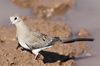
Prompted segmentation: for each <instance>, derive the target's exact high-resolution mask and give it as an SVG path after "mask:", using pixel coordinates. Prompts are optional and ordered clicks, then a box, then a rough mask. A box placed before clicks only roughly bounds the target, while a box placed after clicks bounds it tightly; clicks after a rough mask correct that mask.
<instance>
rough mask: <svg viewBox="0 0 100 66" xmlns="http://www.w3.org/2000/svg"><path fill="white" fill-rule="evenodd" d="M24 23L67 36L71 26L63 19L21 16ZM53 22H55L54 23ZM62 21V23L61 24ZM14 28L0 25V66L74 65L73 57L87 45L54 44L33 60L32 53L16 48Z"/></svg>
mask: <svg viewBox="0 0 100 66" xmlns="http://www.w3.org/2000/svg"><path fill="white" fill-rule="evenodd" d="M23 20H24V21H25V23H26V24H27V25H28V26H29V27H30V28H31V29H34V28H35V29H36V30H38V31H40V32H42V33H44V34H47V35H50V36H59V37H67V38H68V37H69V36H70V35H71V32H72V31H71V27H70V26H69V25H67V24H65V23H64V22H63V21H55V20H49V21H48V20H47V21H46V20H45V21H44V19H35V20H33V19H31V18H29V17H23ZM54 22H55V23H54ZM61 23H62V24H61ZM15 32H16V30H15V28H14V26H13V27H9V28H8V27H0V60H1V61H0V66H75V65H76V62H75V60H74V57H76V56H79V55H81V54H84V53H86V52H87V48H88V46H87V45H86V44H85V43H83V42H78V43H74V44H73V43H72V44H60V43H58V44H56V45H54V46H53V47H52V48H49V49H47V50H44V51H41V52H40V53H41V54H42V55H43V59H42V60H34V55H33V54H31V53H30V52H27V51H22V50H21V49H16V47H17V45H18V44H17V43H18V42H17V41H16V38H15Z"/></svg>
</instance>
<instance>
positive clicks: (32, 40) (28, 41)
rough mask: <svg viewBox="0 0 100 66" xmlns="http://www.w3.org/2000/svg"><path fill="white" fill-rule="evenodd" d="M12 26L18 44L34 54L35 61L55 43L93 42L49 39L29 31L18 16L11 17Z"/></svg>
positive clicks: (57, 38) (76, 39) (78, 39)
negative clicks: (40, 53) (41, 52)
mask: <svg viewBox="0 0 100 66" xmlns="http://www.w3.org/2000/svg"><path fill="white" fill-rule="evenodd" d="M10 20H11V22H12V24H15V26H16V37H17V39H18V42H19V44H20V45H21V46H22V47H23V48H25V49H28V50H31V51H32V53H34V54H35V59H36V58H37V56H38V55H39V52H40V51H41V50H43V49H46V48H49V47H51V46H52V45H53V44H55V42H58V41H59V42H63V43H71V42H75V41H86V40H87V41H93V39H92V38H89V39H88V38H81V39H80V38H75V39H72V38H71V39H70V38H69V39H68V40H66V41H62V40H61V39H60V38H59V37H50V36H47V35H45V34H42V33H40V32H38V31H31V30H30V29H29V28H28V27H27V26H26V25H25V24H24V22H23V20H22V19H21V18H20V17H19V16H11V17H10Z"/></svg>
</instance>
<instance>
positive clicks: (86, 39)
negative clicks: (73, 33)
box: [63, 38, 94, 43]
mask: <svg viewBox="0 0 100 66" xmlns="http://www.w3.org/2000/svg"><path fill="white" fill-rule="evenodd" d="M77 41H94V39H93V38H74V39H73V38H72V39H68V40H66V41H63V43H73V42H77Z"/></svg>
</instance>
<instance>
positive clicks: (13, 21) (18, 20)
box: [10, 16, 22, 24]
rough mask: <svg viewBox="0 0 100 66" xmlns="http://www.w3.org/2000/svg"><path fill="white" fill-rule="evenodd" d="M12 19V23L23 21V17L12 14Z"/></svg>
mask: <svg viewBox="0 0 100 66" xmlns="http://www.w3.org/2000/svg"><path fill="white" fill-rule="evenodd" d="M10 21H11V22H12V24H16V23H18V22H20V21H22V19H21V18H20V17H19V16H10Z"/></svg>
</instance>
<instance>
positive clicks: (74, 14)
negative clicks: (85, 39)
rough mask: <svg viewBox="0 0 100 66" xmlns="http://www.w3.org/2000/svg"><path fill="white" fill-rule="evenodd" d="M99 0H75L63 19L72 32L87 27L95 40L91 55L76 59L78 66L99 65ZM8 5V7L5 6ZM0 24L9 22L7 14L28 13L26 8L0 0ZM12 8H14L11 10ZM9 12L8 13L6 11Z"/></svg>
mask: <svg viewBox="0 0 100 66" xmlns="http://www.w3.org/2000/svg"><path fill="white" fill-rule="evenodd" d="M99 3H100V1H99V0H84V1H83V0H76V4H75V6H74V7H73V9H71V10H70V11H69V12H68V13H67V14H66V15H65V16H64V19H65V21H66V22H67V23H68V24H70V25H71V27H72V28H73V31H74V32H77V31H79V29H80V28H83V27H85V28H87V29H88V30H89V31H90V32H91V33H92V35H93V37H94V38H95V42H93V44H91V45H90V46H91V47H92V49H93V51H92V53H93V55H94V56H93V57H91V58H83V59H77V64H78V66H87V65H88V66H99V65H100V63H99V61H100V53H99V51H100V48H99V46H100V44H99V43H100V41H99V39H100V35H99V34H100V26H99V25H100V22H99V21H100V8H99V6H100V4H99ZM7 7H8V8H7ZM0 9H1V12H0V17H1V18H0V24H3V25H8V23H10V21H9V16H10V15H13V14H16V13H18V14H20V15H30V11H29V10H27V9H21V8H18V7H14V5H13V4H12V3H11V2H9V1H5V0H4V1H3V0H0ZM11 9H14V10H11ZM8 12H9V13H8Z"/></svg>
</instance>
